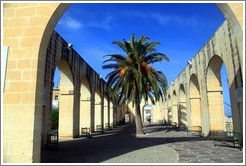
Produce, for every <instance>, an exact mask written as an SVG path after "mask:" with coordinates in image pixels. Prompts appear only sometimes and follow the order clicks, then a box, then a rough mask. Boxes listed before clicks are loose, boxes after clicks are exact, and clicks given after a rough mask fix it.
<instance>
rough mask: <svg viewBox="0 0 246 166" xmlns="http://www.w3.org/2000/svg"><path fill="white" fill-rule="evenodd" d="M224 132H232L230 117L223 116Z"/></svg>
mask: <svg viewBox="0 0 246 166" xmlns="http://www.w3.org/2000/svg"><path fill="white" fill-rule="evenodd" d="M225 131H230V132H232V131H233V123H232V116H225Z"/></svg>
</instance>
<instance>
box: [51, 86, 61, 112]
mask: <svg viewBox="0 0 246 166" xmlns="http://www.w3.org/2000/svg"><path fill="white" fill-rule="evenodd" d="M59 99H60V88H53V96H52V109H57V110H58V109H59Z"/></svg>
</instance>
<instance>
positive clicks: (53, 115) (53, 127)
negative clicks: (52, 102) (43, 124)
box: [51, 109, 59, 130]
mask: <svg viewBox="0 0 246 166" xmlns="http://www.w3.org/2000/svg"><path fill="white" fill-rule="evenodd" d="M58 118H59V112H58V110H57V109H52V112H51V130H58V122H59V119H58Z"/></svg>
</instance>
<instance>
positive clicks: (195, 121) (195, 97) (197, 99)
mask: <svg viewBox="0 0 246 166" xmlns="http://www.w3.org/2000/svg"><path fill="white" fill-rule="evenodd" d="M189 96H190V124H191V126H201V124H202V121H201V119H202V118H201V96H200V86H199V82H198V78H197V76H196V75H195V74H192V75H191V77H190V92H189Z"/></svg>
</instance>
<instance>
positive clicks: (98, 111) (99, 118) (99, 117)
mask: <svg viewBox="0 0 246 166" xmlns="http://www.w3.org/2000/svg"><path fill="white" fill-rule="evenodd" d="M101 104H102V101H101V97H100V89H99V87H97V88H96V92H95V127H96V128H95V129H96V130H95V131H102V126H101V123H102V110H101V109H102V108H101Z"/></svg>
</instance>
